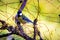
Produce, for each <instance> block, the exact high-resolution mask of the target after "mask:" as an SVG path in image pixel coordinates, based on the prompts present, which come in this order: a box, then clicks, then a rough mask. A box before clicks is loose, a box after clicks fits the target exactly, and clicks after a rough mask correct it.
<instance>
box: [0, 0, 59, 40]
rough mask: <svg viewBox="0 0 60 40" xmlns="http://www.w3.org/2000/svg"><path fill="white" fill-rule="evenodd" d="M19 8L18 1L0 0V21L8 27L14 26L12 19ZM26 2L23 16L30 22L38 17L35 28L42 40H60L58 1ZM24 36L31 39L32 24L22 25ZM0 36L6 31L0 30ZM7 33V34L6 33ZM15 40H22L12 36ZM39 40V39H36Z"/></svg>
mask: <svg viewBox="0 0 60 40" xmlns="http://www.w3.org/2000/svg"><path fill="white" fill-rule="evenodd" d="M20 6H21V3H19V0H0V19H1V20H5V21H6V22H7V23H8V25H13V26H16V24H15V20H14V17H15V15H16V13H17V11H18V9H19V7H20ZM39 11H40V13H39V15H38V0H32V1H31V0H27V4H26V6H25V8H24V10H23V14H24V15H25V16H27V17H28V18H29V19H31V20H32V21H33V20H34V19H35V18H36V17H37V15H38V22H37V24H38V25H37V27H38V29H39V31H40V32H41V35H42V38H43V39H44V40H60V18H59V14H60V0H39ZM22 26H23V28H24V31H25V32H26V34H28V35H29V36H30V37H33V24H28V23H27V24H25V25H22ZM0 31H2V32H0V34H3V33H7V32H8V31H7V30H0ZM6 31H7V32H6ZM13 37H14V38H15V39H16V40H24V39H23V38H22V37H20V36H16V35H13ZM36 38H37V40H39V37H38V36H37V37H36ZM5 39H6V37H5V38H1V39H0V40H5Z"/></svg>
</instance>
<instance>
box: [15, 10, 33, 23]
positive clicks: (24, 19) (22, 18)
mask: <svg viewBox="0 0 60 40" xmlns="http://www.w3.org/2000/svg"><path fill="white" fill-rule="evenodd" d="M15 19H16V20H18V21H20V23H22V24H25V23H33V22H32V21H31V20H30V19H29V18H27V17H26V16H25V15H24V14H22V12H21V11H20V10H19V11H18V12H17V14H16V16H15Z"/></svg>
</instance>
